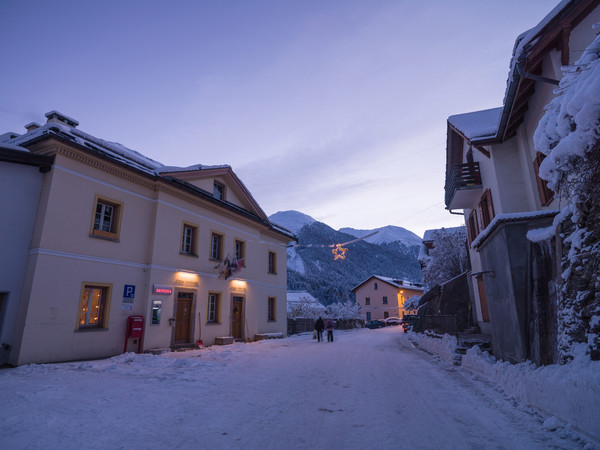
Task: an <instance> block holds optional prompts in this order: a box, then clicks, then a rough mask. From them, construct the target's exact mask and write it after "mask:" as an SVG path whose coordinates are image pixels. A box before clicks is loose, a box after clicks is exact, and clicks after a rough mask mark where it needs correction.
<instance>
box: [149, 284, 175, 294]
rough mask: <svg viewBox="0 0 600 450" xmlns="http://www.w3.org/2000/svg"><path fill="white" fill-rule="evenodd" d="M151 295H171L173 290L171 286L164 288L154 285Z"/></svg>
mask: <svg viewBox="0 0 600 450" xmlns="http://www.w3.org/2000/svg"><path fill="white" fill-rule="evenodd" d="M152 293H153V294H163V295H171V294H172V293H173V288H172V287H171V286H165V285H162V284H155V285H154V286H153V290H152Z"/></svg>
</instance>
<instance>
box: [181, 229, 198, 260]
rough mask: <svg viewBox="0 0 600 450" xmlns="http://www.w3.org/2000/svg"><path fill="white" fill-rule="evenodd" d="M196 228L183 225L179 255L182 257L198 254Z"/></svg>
mask: <svg viewBox="0 0 600 450" xmlns="http://www.w3.org/2000/svg"><path fill="white" fill-rule="evenodd" d="M197 247H198V227H195V226H193V225H190V224H187V223H184V224H183V231H182V233H181V253H183V254H184V255H193V256H196V255H197V254H198V248H197Z"/></svg>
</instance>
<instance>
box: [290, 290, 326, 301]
mask: <svg viewBox="0 0 600 450" xmlns="http://www.w3.org/2000/svg"><path fill="white" fill-rule="evenodd" d="M286 296H287V301H288V302H302V301H304V302H317V303H319V301H318V300H317V299H316V298H314V297H313V296H312V295H310V294H309V293H308V292H306V291H287V295H286Z"/></svg>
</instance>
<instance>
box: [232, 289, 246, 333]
mask: <svg viewBox="0 0 600 450" xmlns="http://www.w3.org/2000/svg"><path fill="white" fill-rule="evenodd" d="M243 305H244V297H233V307H232V311H231V335H232V336H233V337H234V338H235V339H242V338H243V337H244V336H243V333H242V330H243V326H242V325H243V322H244V315H243V314H242V313H243V312H244V311H243Z"/></svg>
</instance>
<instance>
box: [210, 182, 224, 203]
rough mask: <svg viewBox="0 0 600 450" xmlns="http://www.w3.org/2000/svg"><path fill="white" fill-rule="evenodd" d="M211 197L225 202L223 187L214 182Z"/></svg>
mask: <svg viewBox="0 0 600 450" xmlns="http://www.w3.org/2000/svg"><path fill="white" fill-rule="evenodd" d="M213 197H214V198H216V199H219V200H225V186H224V185H222V184H221V183H217V182H216V181H215V182H214V183H213Z"/></svg>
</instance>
